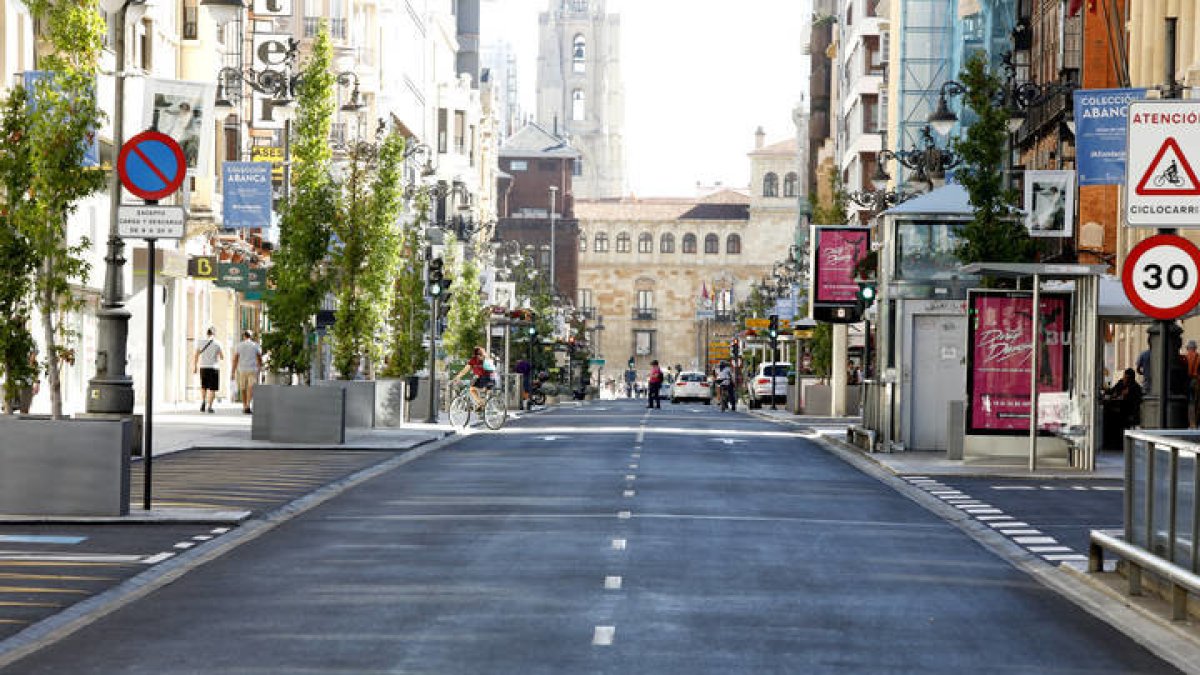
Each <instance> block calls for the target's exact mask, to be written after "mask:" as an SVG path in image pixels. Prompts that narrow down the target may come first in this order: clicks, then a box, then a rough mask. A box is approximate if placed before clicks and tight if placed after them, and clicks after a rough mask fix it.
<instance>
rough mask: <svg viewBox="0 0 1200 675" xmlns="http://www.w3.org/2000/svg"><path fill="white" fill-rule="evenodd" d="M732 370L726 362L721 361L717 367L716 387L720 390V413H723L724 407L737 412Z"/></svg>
mask: <svg viewBox="0 0 1200 675" xmlns="http://www.w3.org/2000/svg"><path fill="white" fill-rule="evenodd" d="M733 383H734V379H733V368H730V367H729V362H728V361H722V362H721V364H720V365H719V366H717V386H718V387H720V388H721V411H722V412H724V410H725V407H726V406H729V409H730V410H732V411H734V412H737V394H736V393H735V391H734V384H733Z"/></svg>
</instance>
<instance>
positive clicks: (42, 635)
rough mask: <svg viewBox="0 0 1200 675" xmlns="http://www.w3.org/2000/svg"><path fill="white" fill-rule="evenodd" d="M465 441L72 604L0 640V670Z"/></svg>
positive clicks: (412, 452)
mask: <svg viewBox="0 0 1200 675" xmlns="http://www.w3.org/2000/svg"><path fill="white" fill-rule="evenodd" d="M463 438H464V437H463V436H462V435H460V434H451V435H448V436H444V437H442V438H431V439H429V440H428V441H424V442H421V443H418V444H417V445H414V446H412V447H411V448H408V449H406V450H402V451H400V452H399V454H397V456H395V457H392V458H391V459H386V460H384V461H382V462H379V463H378V464H374V465H372V466H369V467H366V468H365V469H362V470H360V471H357V472H355V473H353V474H351V475H349V476H346V477H344V478H342V479H339V480H337V481H335V482H333V483H330V484H328V485H325V486H323V487H321V488H319V489H317V490H316V491H314V492H310V493H309V494H307V495H304V496H302V497H299V498H297V499H294V500H292V501H291V502H288V503H287V504H284V505H282V506H280V507H278V508H276V509H273V510H271V511H269V512H267V513H265V514H263V515H262V516H260V517H258V518H252V519H250V520H248V521H245V523H244V524H242V525H241V526H240V527H238V528H237V529H235V530H232V531H230V532H229V533H228V534H226V535H224V536H221V537H218V538H216V539H213V540H212V541H210V542H207V543H205V544H201V545H200V546H197V547H195V548H193V549H191V550H188V551H186V552H184V553H181V554H179V555H178V556H176V557H175V558H172V559H171V560H168V561H166V562H163V563H159V564H158V565H155V566H153V567H151V568H150V569H148V570H146V571H144V572H141V573H140V574H136V575H134V576H133V577H130V578H129V579H126V580H125V581H123V582H121V583H120V584H117V585H116V586H114V587H112V588H110V589H108V590H106V591H104V592H102V593H99V594H97V595H94V596H92V597H90V598H88V599H86V600H84V601H82V602H79V603H76V604H74V605H72V606H70V607H68V608H66V609H65V610H63V611H62V612H59V613H57V614H55V615H53V616H50V617H47V618H46V619H43V620H42V621H39V622H37V623H35V624H33V625H31V626H29V627H28V628H26V629H25V630H23V631H21V632H19V633H17V634H16V635H13V636H12V637H10V638H8V639H6V640H3V641H0V669H2V668H5V667H7V666H10V665H12V664H13V663H16V662H17V661H19V660H21V659H23V658H25V657H26V656H29V655H30V654H33V653H34V652H36V651H38V650H39V649H42V648H43V647H47V646H49V645H51V644H53V643H55V642H57V641H58V640H61V639H63V638H65V637H67V636H68V635H71V634H72V633H74V632H76V631H78V630H80V629H81V628H85V627H86V626H88V625H90V624H92V623H94V622H96V621H98V620H100V619H102V618H104V617H105V616H108V615H109V614H112V613H113V612H116V611H117V610H120V609H122V608H124V607H125V606H127V605H129V604H131V603H133V602H134V601H136V600H139V599H141V598H144V597H146V596H147V595H149V594H151V593H153V592H154V591H156V590H158V589H159V588H162V587H163V586H166V585H167V584H170V583H173V582H174V581H176V580H178V579H180V578H181V577H183V576H184V575H185V574H187V573H188V572H190V571H192V570H194V569H196V568H197V567H200V566H201V565H204V564H207V563H209V562H212V561H213V560H216V559H218V558H220V557H222V556H224V555H225V554H226V553H229V552H230V551H232V550H234V549H235V548H237V547H239V546H241V545H242V544H246V543H249V542H251V541H254V540H255V539H258V538H259V537H261V536H263V535H265V534H267V533H268V532H270V531H271V530H273V529H275V528H276V527H278V526H279V525H282V524H283V523H285V522H287V521H289V520H291V519H292V518H295V517H296V516H299V515H301V514H303V513H305V512H307V511H310V510H312V509H314V508H316V507H318V506H320V505H321V504H324V503H325V502H327V501H329V500H330V499H333V498H334V497H337V496H339V495H341V494H342V493H344V492H346V491H347V490H349V489H351V488H353V487H356V486H358V485H360V484H361V483H364V482H366V481H368V480H371V479H373V478H376V477H378V476H381V475H383V474H385V473H387V472H389V471H392V470H394V469H396V468H398V467H400V466H403V465H405V464H408V463H409V462H412V461H415V460H417V459H420V458H421V457H424V456H425V455H428V454H430V453H433V452H436V451H437V450H441V449H442V448H445V447H447V446H449V445H453V444H454V443H457V442H458V441H460V440H462V439H463Z"/></svg>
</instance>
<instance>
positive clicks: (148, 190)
mask: <svg viewBox="0 0 1200 675" xmlns="http://www.w3.org/2000/svg"><path fill="white" fill-rule="evenodd" d="M117 176H118V177H120V179H121V184H122V185H124V186H125V189H126V190H129V191H130V192H132V193H133V194H134V195H137V196H138V197H141V198H142V199H147V200H150V201H157V200H159V199H163V198H164V197H169V196H170V195H172V194H174V193H175V191H176V190H178V189H179V188H180V186H182V185H183V179H184V178H185V177H187V160H186V159H185V158H184V156H183V148H181V147H179V143H176V142H175V139H173V138H171V137H170V136H168V135H166V134H164V133H160V132H158V131H143V132H142V133H140V134H138V135H137V136H134V137H133V138H131V139H129V141H128V142H126V143H125V145H122V146H121V153H120V154H119V155H117Z"/></svg>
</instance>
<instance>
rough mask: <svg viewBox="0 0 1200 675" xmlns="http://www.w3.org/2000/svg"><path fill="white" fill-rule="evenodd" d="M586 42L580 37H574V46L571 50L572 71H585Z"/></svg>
mask: <svg viewBox="0 0 1200 675" xmlns="http://www.w3.org/2000/svg"><path fill="white" fill-rule="evenodd" d="M586 63H587V40H585V39H584V37H583V36H582V35H576V36H575V44H574V46H573V47H572V48H571V64H572V69H573V70H574V71H575V72H577V73H582V72H584V71H585V70H586V69H587V66H586Z"/></svg>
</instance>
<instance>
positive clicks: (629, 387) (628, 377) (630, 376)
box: [625, 368, 637, 398]
mask: <svg viewBox="0 0 1200 675" xmlns="http://www.w3.org/2000/svg"><path fill="white" fill-rule="evenodd" d="M636 386H637V371H636V370H634V369H633V368H629V369H627V370H626V371H625V398H633V395H634V393H635V392H634V389H635V388H636Z"/></svg>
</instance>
